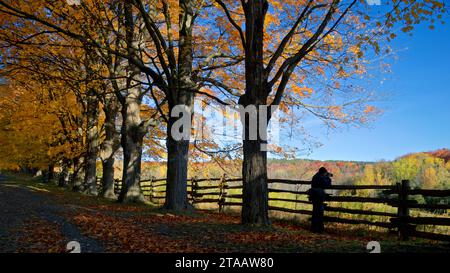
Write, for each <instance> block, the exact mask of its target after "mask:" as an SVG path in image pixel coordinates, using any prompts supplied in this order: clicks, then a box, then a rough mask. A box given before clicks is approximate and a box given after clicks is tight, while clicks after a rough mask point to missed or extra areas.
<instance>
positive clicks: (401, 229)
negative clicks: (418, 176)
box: [397, 180, 412, 241]
mask: <svg viewBox="0 0 450 273" xmlns="http://www.w3.org/2000/svg"><path fill="white" fill-rule="evenodd" d="M409 189H410V186H409V180H402V183H401V184H400V183H397V190H398V197H399V198H398V199H399V204H398V210H397V217H398V218H397V221H398V235H399V239H400V240H403V241H406V240H408V237H409V231H410V229H411V228H412V226H410V225H408V221H407V218H408V217H409V208H408V192H409Z"/></svg>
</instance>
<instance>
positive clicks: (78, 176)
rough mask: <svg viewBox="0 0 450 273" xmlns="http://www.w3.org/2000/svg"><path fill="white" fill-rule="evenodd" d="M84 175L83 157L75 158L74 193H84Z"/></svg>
mask: <svg viewBox="0 0 450 273" xmlns="http://www.w3.org/2000/svg"><path fill="white" fill-rule="evenodd" d="M84 173H85V171H84V160H83V157H79V158H75V159H74V160H73V174H72V191H75V192H81V191H83V182H84Z"/></svg>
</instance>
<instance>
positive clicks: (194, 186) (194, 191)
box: [191, 176, 198, 206]
mask: <svg viewBox="0 0 450 273" xmlns="http://www.w3.org/2000/svg"><path fill="white" fill-rule="evenodd" d="M191 183H192V186H191V191H192V192H191V202H192V206H194V205H195V201H196V198H197V188H198V183H197V177H196V176H194V177H192V182H191Z"/></svg>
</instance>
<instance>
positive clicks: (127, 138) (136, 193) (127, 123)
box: [119, 90, 145, 203]
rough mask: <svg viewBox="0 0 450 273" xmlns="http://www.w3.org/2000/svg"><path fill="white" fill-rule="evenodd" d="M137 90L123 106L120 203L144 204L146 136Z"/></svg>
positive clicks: (128, 97)
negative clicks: (143, 184)
mask: <svg viewBox="0 0 450 273" xmlns="http://www.w3.org/2000/svg"><path fill="white" fill-rule="evenodd" d="M136 92H138V91H136V90H134V91H131V90H130V94H129V95H128V96H127V98H126V103H125V106H122V122H123V123H122V137H121V144H122V149H123V175H122V190H121V192H120V195H119V201H120V202H125V203H126V202H144V201H145V198H144V194H143V193H142V190H141V186H140V177H141V174H140V171H141V157H142V142H143V138H144V135H143V134H142V133H141V131H140V124H141V118H140V103H139V101H138V99H137V98H138V96H136V95H137V94H136Z"/></svg>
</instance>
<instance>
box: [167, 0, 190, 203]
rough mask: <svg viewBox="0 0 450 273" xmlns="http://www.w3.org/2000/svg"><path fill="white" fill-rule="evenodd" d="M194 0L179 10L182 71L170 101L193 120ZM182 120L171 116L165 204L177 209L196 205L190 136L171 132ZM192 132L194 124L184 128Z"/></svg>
mask: <svg viewBox="0 0 450 273" xmlns="http://www.w3.org/2000/svg"><path fill="white" fill-rule="evenodd" d="M193 6H194V4H193V1H192V0H180V14H179V18H180V20H179V29H180V30H179V36H180V39H179V40H180V41H179V54H178V75H177V79H176V80H177V86H176V89H174V93H176V96H174V97H175V98H174V99H171V101H169V112H170V113H171V112H172V110H173V108H174V107H175V106H177V105H183V106H185V109H186V110H187V111H188V113H184V114H188V115H190V117H189V118H190V120H191V122H192V111H193V110H192V109H193V104H194V94H195V91H196V89H197V86H196V84H195V82H194V81H193V80H192V64H193V39H192V27H193V24H194V20H195V16H194V8H193ZM176 120H178V118H176V117H169V124H168V125H167V135H168V137H167V142H166V146H167V186H166V200H165V204H164V207H165V208H167V209H173V210H186V209H191V208H192V206H191V205H190V204H189V203H188V200H187V170H188V161H189V139H183V140H176V139H174V138H173V136H172V135H171V131H172V126H173V124H174V122H175V121H176ZM183 130H187V132H188V133H189V135H190V130H191V128H183Z"/></svg>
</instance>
